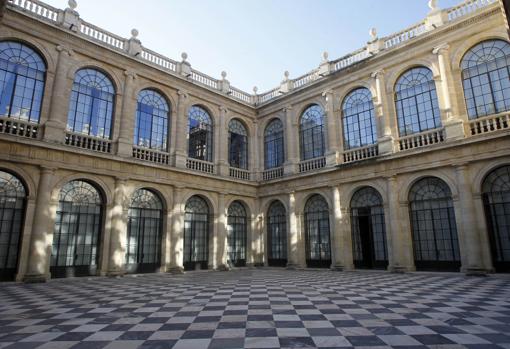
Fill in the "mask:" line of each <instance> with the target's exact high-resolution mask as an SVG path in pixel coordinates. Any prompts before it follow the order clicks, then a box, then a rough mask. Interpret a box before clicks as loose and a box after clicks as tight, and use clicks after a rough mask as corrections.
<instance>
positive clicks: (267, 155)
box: [264, 119, 285, 170]
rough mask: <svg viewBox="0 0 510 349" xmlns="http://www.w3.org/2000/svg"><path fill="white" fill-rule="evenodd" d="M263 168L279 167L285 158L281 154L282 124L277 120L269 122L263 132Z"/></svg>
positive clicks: (282, 153)
mask: <svg viewBox="0 0 510 349" xmlns="http://www.w3.org/2000/svg"><path fill="white" fill-rule="evenodd" d="M264 159H265V161H264V168H265V169H266V170H269V169H271V168H276V167H281V166H282V165H283V161H285V156H284V152H283V124H282V122H281V121H280V120H279V119H274V120H273V121H271V122H270V123H269V124H268V125H267V127H266V130H265V131H264Z"/></svg>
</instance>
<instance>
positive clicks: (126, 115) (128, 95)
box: [117, 70, 138, 157]
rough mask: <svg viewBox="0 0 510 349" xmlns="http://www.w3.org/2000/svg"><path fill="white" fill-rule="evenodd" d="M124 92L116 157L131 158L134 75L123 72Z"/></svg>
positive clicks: (134, 105)
mask: <svg viewBox="0 0 510 349" xmlns="http://www.w3.org/2000/svg"><path fill="white" fill-rule="evenodd" d="M124 76H125V79H124V91H123V93H122V112H121V119H120V129H119V139H118V140H117V155H120V156H124V157H132V156H133V145H136V144H137V143H138V142H135V141H134V130H135V125H136V121H135V119H136V108H137V107H136V103H137V102H136V97H135V96H133V93H134V91H133V90H134V85H135V82H134V81H135V80H136V77H137V76H136V73H134V72H133V71H130V70H126V71H124Z"/></svg>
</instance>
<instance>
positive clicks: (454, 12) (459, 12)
mask: <svg viewBox="0 0 510 349" xmlns="http://www.w3.org/2000/svg"><path fill="white" fill-rule="evenodd" d="M496 2H497V0H467V1H464V2H463V3H461V4H459V5H457V6H454V7H451V8H449V9H447V10H446V12H447V13H448V20H449V21H455V20H457V19H459V18H461V17H464V16H466V15H469V14H471V13H474V12H476V11H478V10H480V9H482V8H484V7H487V6H489V5H492V4H494V3H496Z"/></svg>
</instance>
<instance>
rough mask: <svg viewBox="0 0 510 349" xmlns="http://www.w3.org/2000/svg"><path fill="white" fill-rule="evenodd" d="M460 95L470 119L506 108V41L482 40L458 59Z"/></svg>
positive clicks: (509, 100)
mask: <svg viewBox="0 0 510 349" xmlns="http://www.w3.org/2000/svg"><path fill="white" fill-rule="evenodd" d="M461 69H462V83H463V86H464V98H465V100H466V106H467V111H468V115H469V118H470V119H476V118H479V117H482V116H486V115H491V114H497V113H501V112H504V111H506V110H509V109H510V73H509V72H510V70H509V69H510V44H509V43H508V42H506V41H503V40H488V41H483V42H481V43H479V44H478V45H476V46H475V47H473V48H471V49H470V50H469V51H468V52H467V53H466V54H465V55H464V58H463V59H462V63H461Z"/></svg>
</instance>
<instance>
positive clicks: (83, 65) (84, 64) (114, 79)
mask: <svg viewBox="0 0 510 349" xmlns="http://www.w3.org/2000/svg"><path fill="white" fill-rule="evenodd" d="M82 69H94V70H97V71H99V72H101V73H103V74H104V75H106V76H107V77H108V78H109V79H110V81H111V83H112V85H113V88H114V90H115V96H118V95H120V94H122V90H121V88H122V86H123V84H122V82H121V80H120V79H119V77H118V75H117V74H116V73H115V72H114V71H113V69H111V68H110V67H108V66H107V65H106V64H103V63H101V62H99V61H77V62H75V63H74V64H73V65H72V66H71V68H70V69H69V70H68V71H67V78H68V79H70V80H71V81H74V77H75V75H76V73H77V72H78V71H80V70H82Z"/></svg>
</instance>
